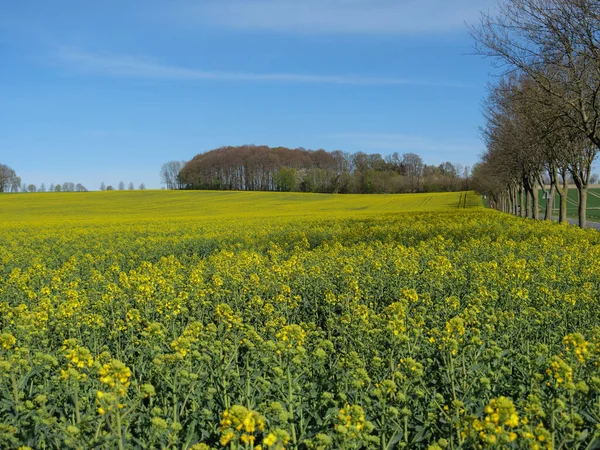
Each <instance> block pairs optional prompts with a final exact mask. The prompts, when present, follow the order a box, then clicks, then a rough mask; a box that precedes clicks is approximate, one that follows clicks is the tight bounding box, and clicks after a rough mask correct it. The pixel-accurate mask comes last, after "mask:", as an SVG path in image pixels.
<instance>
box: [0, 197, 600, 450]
mask: <svg viewBox="0 0 600 450" xmlns="http://www.w3.org/2000/svg"><path fill="white" fill-rule="evenodd" d="M598 262H600V234H598V233H597V232H596V231H593V230H580V229H578V228H574V227H563V226H559V225H556V224H552V223H543V222H534V221H530V220H527V219H521V218H516V217H512V216H509V215H505V214H501V213H499V212H497V211H491V210H486V209H483V208H482V207H481V199H480V198H479V197H478V196H476V195H474V194H472V193H449V194H415V195H319V194H299V193H260V192H255V193H242V192H160V191H143V192H97V193H60V194H55V193H48V194H46V193H44V194H10V195H2V196H0V448H22V449H27V448H47V449H48V448H56V449H66V448H74V449H75V448H76V449H84V448H106V449H113V448H119V449H125V448H147V449H153V448H172V449H196V450H200V449H203V450H208V449H221V448H227V449H254V450H266V449H277V450H281V449H284V448H285V449H315V450H316V449H323V450H325V449H363V448H364V449H396V448H423V449H431V450H434V449H436V450H438V449H459V448H461V449H467V448H502V449H504V448H523V449H550V448H557V449H558V448H564V449H572V448H581V449H591V448H598V446H600V292H599V291H600V265H599V264H598Z"/></svg>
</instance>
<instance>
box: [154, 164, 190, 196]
mask: <svg viewBox="0 0 600 450" xmlns="http://www.w3.org/2000/svg"><path fill="white" fill-rule="evenodd" d="M184 165H185V162H184V161H169V162H166V163H164V164H163V165H162V167H161V169H160V178H161V182H162V183H163V184H165V185H166V186H167V189H181V188H182V182H181V179H180V176H179V174H180V172H181V169H183V166H184Z"/></svg>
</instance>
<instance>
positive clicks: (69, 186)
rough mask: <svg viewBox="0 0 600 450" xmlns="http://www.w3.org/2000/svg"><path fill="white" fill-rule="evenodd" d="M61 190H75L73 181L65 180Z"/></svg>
mask: <svg viewBox="0 0 600 450" xmlns="http://www.w3.org/2000/svg"><path fill="white" fill-rule="evenodd" d="M62 190H63V192H75V183H73V182H71V181H65V182H64V183H63V185H62Z"/></svg>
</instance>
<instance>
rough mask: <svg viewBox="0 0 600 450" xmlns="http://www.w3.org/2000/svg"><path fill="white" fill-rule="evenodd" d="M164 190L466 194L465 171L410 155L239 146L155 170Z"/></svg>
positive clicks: (172, 162) (448, 163)
mask: <svg viewBox="0 0 600 450" xmlns="http://www.w3.org/2000/svg"><path fill="white" fill-rule="evenodd" d="M161 178H162V181H163V183H164V184H165V185H166V186H167V188H168V189H213V190H247V191H288V192H289V191H301V192H324V193H326V192H328V193H400V192H431V191H456V190H466V189H468V183H469V170H468V168H463V167H461V166H460V165H454V164H452V163H450V162H445V163H443V164H440V165H437V166H436V165H427V164H424V163H423V160H422V159H421V157H420V156H419V155H417V154H415V153H405V154H403V155H399V154H398V153H393V154H391V155H387V156H385V157H383V156H382V155H380V154H377V153H374V154H366V153H363V152H358V153H353V154H350V153H344V152H341V151H339V150H337V151H333V152H327V151H325V150H306V149H303V148H297V149H290V148H285V147H275V148H271V147H267V146H255V145H244V146H239V147H221V148H218V149H215V150H211V151H208V152H206V153H201V154H198V155H196V156H195V157H194V158H193V159H192V160H191V161H189V162H187V163H184V162H180V161H170V162H168V163H165V164H164V165H163V167H162V169H161Z"/></svg>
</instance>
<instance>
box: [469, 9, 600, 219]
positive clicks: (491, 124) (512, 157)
mask: <svg viewBox="0 0 600 450" xmlns="http://www.w3.org/2000/svg"><path fill="white" fill-rule="evenodd" d="M472 32H473V35H474V37H475V39H476V42H477V49H478V52H479V53H480V54H482V55H485V56H490V57H493V58H495V60H496V62H497V63H498V64H499V65H501V66H504V67H505V68H506V69H507V70H506V72H505V75H504V76H503V77H502V78H501V80H500V81H499V82H498V83H497V84H496V85H494V86H493V87H492V88H491V90H490V95H489V97H488V99H487V101H486V103H485V106H484V112H485V119H486V125H485V127H484V130H483V135H484V139H485V142H486V144H487V150H486V152H485V154H484V155H483V157H482V161H481V162H480V163H479V164H478V165H477V166H476V167H475V168H474V170H473V182H474V185H475V186H476V188H477V189H478V190H479V191H480V192H482V193H485V194H488V199H489V201H490V204H491V205H492V206H494V207H496V208H498V209H501V210H503V211H506V212H511V213H513V214H520V215H523V216H527V217H532V218H535V219H538V218H539V199H538V189H539V187H540V186H541V185H543V184H544V181H547V182H548V184H549V185H550V189H549V196H548V197H549V198H548V199H547V202H546V211H545V215H544V218H545V219H547V220H549V219H551V212H552V211H551V205H552V204H553V197H554V195H556V194H558V196H559V197H560V209H559V221H560V222H566V220H567V217H566V216H567V214H566V208H567V195H568V189H569V179H572V181H573V182H574V184H575V186H576V188H577V191H578V194H579V195H578V197H579V206H578V213H579V225H580V226H581V227H584V226H585V224H586V210H587V191H588V186H589V184H590V181H591V178H592V166H593V164H594V161H595V159H596V156H597V154H598V148H599V146H600V2H598V1H597V0H505V1H502V2H501V4H500V5H499V8H498V10H497V12H496V13H495V14H493V15H491V14H484V15H483V16H482V21H481V24H480V25H479V26H477V27H475V28H473V30H472Z"/></svg>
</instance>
